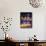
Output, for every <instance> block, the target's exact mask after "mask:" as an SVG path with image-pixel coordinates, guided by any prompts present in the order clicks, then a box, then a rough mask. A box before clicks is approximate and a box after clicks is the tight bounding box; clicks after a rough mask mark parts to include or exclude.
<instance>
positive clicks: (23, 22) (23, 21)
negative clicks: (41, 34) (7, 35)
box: [20, 12, 32, 28]
mask: <svg viewBox="0 0 46 46" xmlns="http://www.w3.org/2000/svg"><path fill="white" fill-rule="evenodd" d="M20 27H21V28H32V12H20Z"/></svg>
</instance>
